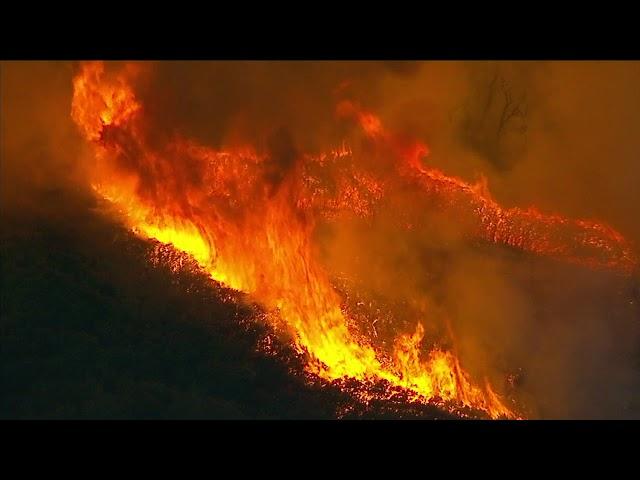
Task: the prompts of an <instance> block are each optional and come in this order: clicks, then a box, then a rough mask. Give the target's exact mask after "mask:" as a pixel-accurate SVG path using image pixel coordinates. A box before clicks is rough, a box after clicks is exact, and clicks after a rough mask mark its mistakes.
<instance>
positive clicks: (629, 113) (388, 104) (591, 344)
mask: <svg viewBox="0 0 640 480" xmlns="http://www.w3.org/2000/svg"><path fill="white" fill-rule="evenodd" d="M107 68H108V69H109V70H113V71H117V70H119V69H121V68H122V65H119V64H108V65H107ZM135 68H136V69H138V70H139V72H138V73H137V74H136V76H135V82H137V90H136V91H137V92H139V94H140V101H141V103H142V104H143V105H144V106H145V108H146V109H147V111H145V115H148V116H149V117H150V118H153V119H154V122H153V127H154V128H153V131H152V132H149V135H148V136H149V139H150V141H151V142H157V143H158V145H162V144H163V142H166V139H167V138H174V137H176V136H178V137H183V138H191V139H195V140H196V141H198V142H199V143H201V144H204V145H208V146H211V147H214V148H222V147H225V148H227V147H234V146H243V145H245V144H247V143H250V144H252V145H255V146H256V148H258V149H261V150H262V151H265V152H268V155H269V158H270V159H271V160H270V162H271V163H270V165H269V169H268V181H269V182H268V183H269V184H270V186H271V188H272V189H273V191H274V193H273V194H275V192H277V190H278V188H279V187H280V185H281V184H282V183H283V182H284V181H285V180H286V178H287V177H288V176H290V175H291V172H292V171H294V170H295V169H296V165H297V163H298V162H300V161H301V157H302V155H303V154H304V153H307V152H308V153H311V154H314V153H318V152H324V151H327V150H330V149H340V148H342V146H343V145H345V144H346V145H347V146H348V148H350V149H352V150H353V151H355V152H358V155H357V160H355V161H356V162H364V163H366V162H369V161H372V162H373V161H375V158H374V156H373V153H374V152H370V151H369V150H368V149H369V148H370V146H368V145H369V144H368V143H367V141H366V139H363V138H362V135H361V134H359V133H358V132H359V128H358V126H357V125H355V124H354V123H353V122H349V121H344V119H342V120H341V119H340V117H339V116H337V115H336V105H339V104H340V102H342V101H344V100H345V99H346V100H348V101H349V102H351V103H352V104H354V105H363V106H365V107H366V109H367V110H370V111H374V112H375V113H376V114H377V115H378V116H379V117H380V118H381V119H382V120H383V121H384V124H385V126H386V127H388V128H389V129H390V130H393V131H395V132H401V133H402V135H405V136H406V137H407V138H417V139H420V140H422V141H424V142H425V143H426V144H427V145H428V148H429V151H430V153H429V156H428V157H427V159H426V160H425V163H427V164H429V165H430V166H434V167H437V168H439V169H441V170H442V171H444V172H445V173H447V174H451V175H456V176H459V177H461V178H463V179H465V180H466V181H468V182H469V183H474V182H476V181H478V180H480V178H481V177H484V178H485V179H486V184H487V185H488V190H489V191H490V192H491V195H492V197H493V198H495V199H496V201H497V202H498V203H500V204H501V205H503V206H505V207H528V206H530V205H535V206H536V207H537V208H538V209H539V210H541V211H543V212H552V213H557V214H560V215H563V216H566V217H569V218H579V219H597V220H599V221H603V222H606V223H607V224H609V225H611V226H612V227H614V228H615V229H617V230H618V231H620V232H621V233H622V234H623V235H624V236H625V237H626V238H627V239H628V240H629V242H630V243H631V244H632V245H638V244H640V222H638V215H637V212H636V209H637V205H638V204H640V191H639V190H638V189H637V188H636V185H635V183H634V182H635V181H636V179H637V178H639V175H640V171H639V168H640V167H639V165H640V164H639V163H638V162H637V161H636V159H637V155H638V154H639V153H640V140H639V139H640V136H638V135H637V131H636V130H637V129H638V125H640V118H638V117H639V115H640V113H638V112H640V108H638V107H640V96H639V94H638V91H637V88H636V85H637V84H638V81H640V66H639V64H637V63H601V62H594V63H584V62H581V63H571V62H568V63H565V62H549V63H529V62H526V63H525V62H523V63H517V62H514V63H493V62H469V63H466V62H421V63H384V62H160V63H144V64H139V65H136V66H135ZM78 69H79V65H76V64H63V63H3V64H2V84H1V86H2V137H1V138H2V165H1V168H2V205H3V213H7V212H14V213H15V212H16V211H19V210H20V209H23V208H29V209H33V210H36V211H37V210H38V208H39V207H38V205H39V202H43V201H55V198H56V195H57V194H56V193H54V194H51V192H59V191H61V190H71V189H72V190H78V189H83V190H86V191H87V192H89V191H90V189H89V186H88V183H89V182H88V180H87V179H88V178H89V176H90V171H91V168H92V164H93V158H92V154H91V152H90V151H89V149H88V148H87V146H86V145H85V142H84V140H83V139H82V138H81V135H80V134H79V132H78V131H77V128H76V126H75V125H73V122H72V121H71V118H70V115H69V108H70V105H71V96H72V83H71V80H72V76H73V74H74V73H77V71H78ZM367 153H372V156H368V155H367ZM363 166H364V167H366V168H367V169H372V170H373V171H376V172H377V173H381V174H382V175H384V173H385V170H384V169H385V168H387V167H385V165H384V163H378V162H375V163H374V164H366V165H363ZM184 169H185V173H184V175H185V176H189V175H190V174H189V164H188V163H185V164H184ZM152 178H153V177H151V176H150V177H149V179H150V180H149V181H151V179H152ZM189 178H191V179H192V180H191V181H192V182H199V181H202V179H201V178H199V177H198V172H197V170H194V172H193V174H192V175H191V176H190V177H189ZM148 187H149V190H153V189H154V188H156V187H157V186H156V185H149V186H148ZM47 192H49V193H47ZM47 195H49V196H48V197H47ZM52 195H53V196H52ZM416 198H417V197H416V192H414V191H410V190H402V189H400V188H397V189H395V190H394V193H393V195H392V196H391V197H389V198H386V199H385V201H384V202H383V203H382V205H381V207H380V210H379V211H377V213H376V215H374V216H373V217H370V218H366V219H361V218H344V219H338V220H337V221H327V222H321V224H319V225H317V226H316V227H317V228H316V230H315V233H314V235H315V238H316V239H317V241H318V245H319V247H320V255H321V257H322V259H323V262H324V263H325V264H326V265H327V268H328V270H329V271H330V272H331V274H332V276H333V278H334V279H335V283H336V286H337V288H344V289H345V290H348V291H354V289H355V290H357V291H358V292H361V295H362V297H363V298H362V302H370V301H372V302H373V304H374V305H376V306H384V308H385V309H387V310H388V311H389V314H388V315H386V314H379V315H377V316H375V318H376V320H377V321H376V324H375V325H374V326H373V327H372V325H371V322H370V321H369V322H367V321H363V322H362V324H359V325H356V326H355V327H356V328H360V329H362V330H363V331H367V332H368V334H369V335H375V336H376V337H377V338H379V341H380V342H382V343H384V342H390V341H391V339H392V338H393V335H394V334H397V333H398V332H412V331H413V330H414V329H415V320H416V319H419V321H420V323H421V325H422V326H423V327H424V330H425V332H426V333H425V346H426V347H429V346H432V345H438V344H442V346H443V347H446V348H450V349H454V350H455V351H456V353H457V354H458V356H459V357H460V359H461V362H462V364H463V366H464V367H465V369H467V370H468V371H469V372H470V373H471V374H472V375H473V376H474V378H479V379H481V378H483V377H487V378H488V379H489V380H490V381H491V383H492V384H493V385H495V386H496V387H497V389H498V390H499V391H500V392H501V393H505V394H508V395H511V396H513V397H514V398H515V399H516V403H517V404H519V405H520V406H522V408H523V409H524V410H525V411H526V413H527V414H529V415H532V416H540V417H555V418H558V417H560V418H564V417H571V418H576V417H579V418H587V417H600V418H602V417H605V418H608V417H616V418H621V417H622V418H624V417H637V416H638V414H639V413H640V412H639V410H638V408H639V407H638V405H634V404H633V402H632V400H633V399H634V397H635V398H637V392H638V391H639V390H640V385H639V383H640V381H639V376H640V375H639V372H638V366H637V358H638V348H639V347H638V320H639V314H638V310H637V305H638V301H640V298H639V293H638V287H637V282H638V279H637V274H636V273H632V274H631V276H629V275H623V274H620V273H618V272H616V271H607V270H599V269H595V270H594V269H590V268H585V267H580V266H575V265H570V264H569V265H568V264H564V263H562V262H559V261H556V260H553V259H547V258H540V257H537V256H536V255H532V254H529V253H523V252H521V251H518V250H517V249H510V248H508V247H504V246H496V245H493V244H491V243H486V242H482V241H472V242H470V241H468V239H467V238H466V236H465V231H466V230H465V229H466V225H465V224H464V222H463V221H462V219H460V218H451V217H450V216H447V215H446V214H443V213H442V212H439V211H438V210H437V209H434V210H428V209H427V210H423V209H422V208H421V209H420V210H416V206H420V207H423V206H424V205H425V204H422V203H420V202H416ZM47 199H49V200H47ZM51 199H53V200H51ZM403 212H409V213H408V217H407V218H404V217H403V216H402V215H404V213H403ZM61 215H62V216H63V213H61ZM418 218H419V219H420V221H421V224H420V226H419V228H413V229H407V230H401V231H400V230H398V228H397V227H398V223H402V224H406V223H409V224H411V223H412V221H413V220H415V219H418ZM341 281H343V282H344V283H343V284H341ZM354 284H355V286H354ZM359 302H360V299H353V301H352V303H354V304H358V303H359ZM375 308H377V307H375ZM363 318H365V319H369V320H370V319H371V318H373V317H372V316H371V315H370V312H367V314H366V315H364V317H363Z"/></svg>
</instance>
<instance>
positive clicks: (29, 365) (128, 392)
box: [0, 190, 455, 419]
mask: <svg viewBox="0 0 640 480" xmlns="http://www.w3.org/2000/svg"><path fill="white" fill-rule="evenodd" d="M36 203H37V204H38V208H37V209H31V208H30V207H29V206H28V205H22V206H20V207H15V208H11V209H5V210H4V211H3V218H2V237H1V238H2V244H1V254H2V256H1V260H2V299H1V300H2V312H1V323H0V325H1V327H0V328H1V332H2V338H3V347H2V354H1V356H2V361H1V362H0V363H1V365H2V367H1V368H2V379H3V380H2V384H3V387H2V391H3V395H2V398H1V399H0V417H2V418H5V419H6V418H48V419H49V418H58V419H78V418H79V419H83V418H86V419H89V418H90V419H120V418H124V419H127V418H135V419H153V418H158V419H162V418H165V419H166V418H180V419H183V418H214V419H304V418H306V419H309V418H316V419H330V418H336V417H337V416H340V417H341V418H455V417H454V416H453V415H451V414H449V413H446V412H444V411H441V410H439V409H437V408H435V407H430V406H404V404H403V402H401V401H399V399H398V400H396V401H393V402H377V403H376V404H373V405H371V406H370V407H363V406H362V405H357V404H355V403H354V402H353V400H352V399H351V398H350V397H349V395H348V394H346V393H344V392H341V391H340V390H339V389H337V388H335V387H332V386H331V385H328V384H320V383H316V384H312V385H310V384H309V382H308V381H307V379H306V378H305V376H304V375H303V374H302V366H303V364H302V362H301V361H300V359H298V358H297V357H296V355H295V354H294V352H292V351H290V350H288V349H287V347H286V346H284V345H283V344H281V343H279V342H277V340H275V342H276V343H278V344H277V345H275V346H274V349H276V350H277V353H276V354H275V355H267V354H265V353H262V352H260V351H259V350H258V348H257V347H258V345H259V344H260V342H261V341H264V339H265V338H266V337H265V336H266V335H267V334H268V332H267V330H266V329H265V328H263V327H262V326H261V324H260V323H259V322H256V321H255V320H254V318H253V317H254V316H255V314H256V310H255V309H254V308H253V307H252V306H250V305H246V306H245V303H244V302H242V301H240V298H239V295H238V294H237V293H235V292H232V291H229V290H226V289H223V288H222V287H219V288H216V287H215V286H214V285H212V282H211V281H210V280H209V279H208V278H207V277H206V276H205V275H204V274H202V273H200V272H198V271H197V270H195V269H194V270H189V268H186V269H184V270H183V271H181V272H172V271H171V270H170V267H169V266H168V265H167V264H163V263H162V262H159V263H157V264H155V265H154V264H152V263H150V262H149V261H148V258H149V254H150V252H152V251H153V249H154V248H155V247H157V244H155V245H154V244H153V243H150V242H146V241H143V240H140V239H138V238H136V237H135V236H134V235H133V234H132V233H130V232H127V231H126V230H124V229H123V228H121V227H120V226H118V225H117V224H115V223H113V222H111V221H109V220H108V219H107V218H105V217H104V216H103V215H102V214H99V213H97V211H96V204H95V201H94V200H93V199H92V198H91V197H89V196H86V195H83V194H78V193H70V192H68V191H64V190H50V191H46V192H40V193H39V194H38V197H37V202H36ZM47 205H48V207H47ZM236 300H237V301H236ZM291 372H293V373H294V375H291ZM296 373H297V374H296Z"/></svg>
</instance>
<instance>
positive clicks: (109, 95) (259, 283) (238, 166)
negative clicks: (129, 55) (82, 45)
mask: <svg viewBox="0 0 640 480" xmlns="http://www.w3.org/2000/svg"><path fill="white" fill-rule="evenodd" d="M135 75H136V69H135V68H132V67H127V68H125V69H124V70H121V71H120V72H118V73H115V74H108V73H106V72H105V69H104V65H103V64H101V63H87V64H84V65H83V66H82V69H81V71H80V73H79V74H78V75H77V76H76V77H75V79H74V97H73V104H72V112H71V114H72V117H73V119H74V121H75V122H76V123H77V125H78V126H79V128H80V129H81V131H82V132H83V134H84V136H85V137H86V139H87V140H88V141H89V142H91V143H92V144H93V145H94V147H95V156H96V164H95V168H94V169H93V178H92V184H93V187H94V189H95V190H96V191H97V192H98V193H99V194H100V195H101V196H103V197H104V198H107V199H108V200H110V201H111V202H113V203H114V205H116V206H117V207H118V208H119V209H121V211H122V213H123V219H124V221H126V222H127V224H128V225H129V226H130V227H131V228H132V229H133V230H134V231H135V232H137V233H139V234H140V235H143V236H146V237H149V238H154V239H157V240H159V241H161V242H164V243H167V244H171V245H173V246H174V247H175V248H176V249H178V250H181V251H184V252H187V253H189V254H190V255H192V256H193V257H194V258H195V260H196V261H197V262H198V263H199V264H200V265H201V266H202V267H203V268H204V269H205V270H206V271H207V272H208V273H209V274H210V275H211V277H212V278H213V279H215V280H217V281H219V282H222V283H224V284H225V285H227V286H229V287H231V288H233V289H236V290H240V291H243V292H246V293H248V294H250V295H252V297H253V298H254V299H255V300H256V301H257V302H259V303H260V304H261V305H262V306H263V307H264V308H265V309H266V310H268V311H271V312H277V315H276V316H277V317H278V318H279V319H280V320H281V321H282V322H283V323H284V324H285V325H286V328H287V330H288V333H289V334H290V335H291V338H292V341H293V342H294V344H295V346H296V348H297V350H298V351H299V352H301V353H303V354H305V355H307V356H308V364H307V370H308V372H309V373H311V374H314V375H317V376H319V377H321V378H323V379H326V380H329V381H337V382H340V381H342V380H344V379H355V380H357V381H359V382H361V384H362V389H361V390H360V391H359V392H356V394H357V396H358V397H359V398H360V399H361V400H363V401H367V399H370V398H371V395H379V396H381V397H384V396H385V395H388V394H389V393H388V392H387V393H383V394H373V393H370V391H369V390H367V388H366V384H368V383H371V382H375V381H380V380H382V381H386V382H387V384H388V385H389V391H391V390H392V389H398V388H400V389H403V390H404V391H406V392H407V393H408V394H409V397H410V398H411V399H412V401H415V402H424V403H426V402H429V401H439V402H440V403H442V402H453V403H458V404H461V405H464V406H468V407H471V408H474V409H480V410H483V411H485V412H487V414H488V415H490V416H491V417H493V418H498V417H508V418H514V417H516V416H517V415H516V414H514V413H513V412H512V411H511V409H510V408H508V407H507V406H505V404H504V403H503V401H502V400H501V399H500V398H499V397H498V395H497V394H496V393H494V391H493V390H492V388H491V386H490V385H489V384H488V383H487V382H485V384H484V385H483V386H482V387H480V386H476V385H474V383H473V382H472V380H471V378H470V376H469V375H468V374H467V373H465V371H463V369H462V368H461V366H460V362H459V360H458V358H457V357H456V356H455V354H454V353H453V352H451V351H443V350H439V349H434V350H432V351H431V352H423V348H422V346H421V344H422V340H423V336H424V329H423V327H422V324H421V323H420V322H418V324H417V328H416V330H415V332H414V333H404V334H400V335H398V336H397V338H396V339H395V342H394V345H393V353H392V355H391V356H385V355H384V354H383V352H381V351H379V350H378V349H376V347H375V346H374V344H373V343H372V341H370V340H369V339H367V338H364V337H362V336H358V335H356V334H354V333H353V332H352V331H351V330H350V328H349V326H348V318H347V317H346V315H345V313H344V311H345V310H344V309H343V306H342V304H343V299H342V298H341V297H340V295H339V294H338V293H337V292H336V291H335V289H334V288H333V287H332V285H331V283H330V279H329V275H328V273H327V272H326V270H325V268H323V265H322V264H321V263H320V262H319V255H318V252H317V251H316V246H315V244H314V241H313V232H314V227H315V225H316V222H317V221H318V220H320V219H325V220H326V219H329V220H331V219H337V218H338V217H339V216H340V215H342V214H345V213H347V214H353V215H356V216H360V217H367V216H370V215H372V214H373V213H374V212H375V209H376V206H377V205H378V204H379V203H380V202H381V201H382V200H383V199H384V197H385V193H386V192H387V191H388V190H389V189H392V188H398V187H397V185H402V184H407V185H413V186H416V187H418V188H419V189H420V190H421V191H422V193H423V194H424V195H426V196H428V197H430V198H432V199H433V201H434V202H435V204H436V205H438V206H439V207H441V208H443V209H450V210H451V211H452V212H459V213H461V214H462V216H464V217H468V218H470V219H471V220H470V221H471V224H472V228H471V230H470V235H471V236H475V237H478V238H481V239H484V240H488V241H490V242H496V243H503V244H507V245H510V246H513V247H517V248H520V249H523V250H526V251H530V252H533V253H537V254H544V255H549V256H553V257H557V258H561V259H565V260H569V261H573V262H578V263H583V264H586V265H591V266H607V267H614V268H619V269H621V270H623V271H630V270H631V269H633V268H634V267H635V262H636V260H635V257H634V256H633V254H632V252H631V250H630V249H629V247H628V246H627V245H626V242H625V240H624V238H622V236H620V235H619V234H618V233H617V232H615V231H613V230H612V229H610V228H609V227H606V226H604V225H601V224H598V223H595V222H583V221H573V220H567V219H564V218H561V217H558V216H546V215H542V214H540V213H539V212H537V211H536V210H534V209H529V210H520V209H502V208H501V207H500V206H499V205H498V204H497V203H496V202H495V201H493V200H492V199H491V197H490V196H489V194H488V191H487V189H486V187H485V188H482V187H481V186H471V185H468V184H467V183H465V182H463V181H462V180H459V179H456V178H451V177H447V176H445V175H444V174H442V173H441V172H439V171H437V170H435V169H429V168H426V167H425V166H423V165H422V163H421V159H422V157H424V156H425V155H426V154H427V152H428V149H427V148H426V146H425V145H423V144H421V143H419V142H405V141H401V140H399V139H398V138H396V137H395V136H394V135H393V134H391V133H389V132H388V131H387V130H386V129H385V128H384V126H383V124H382V122H381V120H380V119H379V118H378V117H376V116H375V115H373V114H371V113H369V112H365V111H363V110H362V109H360V108H359V107H357V106H355V105H353V104H351V103H342V104H340V105H339V106H338V113H339V114H340V115H342V116H347V117H352V118H355V119H356V120H357V121H358V122H359V123H360V124H361V126H362V128H363V130H364V133H365V135H366V136H367V138H368V139H369V141H370V142H372V143H373V144H374V145H376V146H377V148H378V150H379V151H380V152H381V154H382V156H384V158H386V159H387V161H388V163H389V165H390V166H391V168H390V169H387V170H385V174H384V175H382V174H380V173H376V172H375V171H373V170H370V171H368V170H367V169H362V168H358V167H356V166H355V165H356V164H355V162H353V161H351V160H352V159H353V155H354V154H353V152H352V151H351V149H350V148H349V147H347V146H345V145H343V146H342V147H341V148H339V149H336V150H333V151H331V152H329V153H321V154H317V155H306V156H302V157H301V158H300V159H298V160H297V161H296V163H295V164H294V165H292V166H291V167H290V168H289V170H288V171H287V172H286V174H285V175H283V176H282V178H281V179H280V180H274V179H273V176H272V175H271V172H272V168H273V167H272V164H271V161H272V159H270V158H269V155H267V154H264V153H260V152H257V151H256V150H254V149H253V148H250V147H247V148H244V149H235V150H234V151H216V150H213V149H211V148H208V147H206V146H202V145H198V144H197V143H195V142H193V141H191V140H187V139H183V138H179V137H175V138H170V139H165V142H164V143H163V144H160V145H159V144H158V141H157V139H156V141H154V142H151V141H150V140H149V132H151V131H152V129H153V125H150V124H148V123H147V122H148V121H149V119H148V118H146V117H145V114H144V112H145V109H144V105H142V104H140V103H139V101H138V100H137V97H136V95H135V92H134V90H133V88H132V86H131V85H132V82H131V79H132V78H133V76H135ZM316 171H321V172H324V173H318V174H316ZM390 172H391V173H390ZM327 175H328V176H329V177H330V178H331V182H330V183H331V185H332V187H331V188H329V187H327V182H325V181H324V180H323V178H325V177H326V176H327ZM390 178H391V179H393V182H389V181H388V180H389V179H390Z"/></svg>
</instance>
